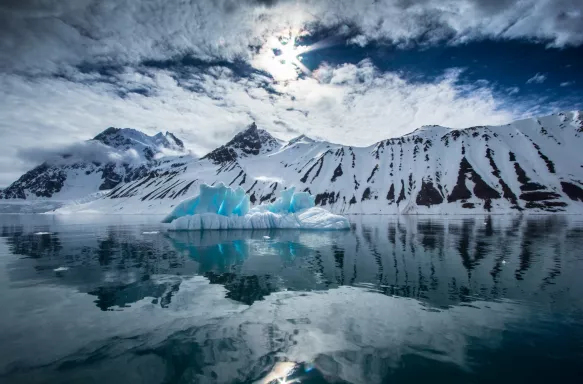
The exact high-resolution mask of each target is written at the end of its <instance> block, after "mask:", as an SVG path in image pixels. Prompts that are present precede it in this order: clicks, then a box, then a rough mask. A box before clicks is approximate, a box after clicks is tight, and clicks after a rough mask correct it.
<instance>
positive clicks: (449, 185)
mask: <svg viewBox="0 0 583 384" xmlns="http://www.w3.org/2000/svg"><path fill="white" fill-rule="evenodd" d="M581 148H583V112H578V111H575V112H564V113H558V114H554V115H550V116H545V117H540V118H532V119H526V120H520V121H517V122H514V123H512V124H508V125H504V126H482V127H471V128H466V129H449V128H445V127H440V126H425V127H422V128H420V129H417V130H416V131H414V132H412V133H410V134H408V135H405V136H403V137H399V138H392V139H388V140H383V141H381V142H378V143H376V144H374V145H372V146H370V147H364V148H359V147H351V146H343V145H339V144H333V143H329V142H326V141H320V140H314V139H311V138H309V137H306V136H300V137H298V138H296V139H293V140H291V141H289V142H287V143H285V142H282V141H280V140H277V139H275V138H274V137H272V136H271V135H270V134H269V133H268V132H266V131H264V130H261V129H258V128H257V127H256V126H255V124H253V125H251V126H250V127H249V128H248V129H247V130H245V131H243V132H241V133H239V134H238V135H236V136H235V137H234V138H233V139H232V140H231V141H229V142H228V143H227V144H225V145H224V146H221V147H219V148H217V149H216V150H214V151H212V152H211V153H209V154H208V155H206V156H204V157H203V158H201V159H197V158H194V157H192V156H189V155H185V156H180V157H164V158H161V159H158V160H155V161H153V162H151V163H148V164H149V165H148V167H147V169H146V170H144V171H143V172H141V173H129V175H131V176H130V177H129V178H124V179H125V180H124V182H122V183H119V184H118V185H116V186H115V187H114V188H112V189H111V190H110V191H109V193H108V194H107V195H105V196H104V197H102V198H99V199H96V200H94V201H91V202H88V203H83V204H71V205H68V206H66V207H63V208H61V209H60V210H59V211H60V212H74V211H100V212H109V213H167V212H169V211H170V210H171V209H172V207H174V206H175V205H176V204H177V203H178V202H180V201H181V200H182V199H184V198H186V197H189V196H192V195H196V194H198V189H199V185H200V184H201V183H208V184H214V183H217V182H224V183H225V184H226V185H229V186H232V187H234V186H241V187H243V188H244V189H245V190H246V191H247V193H249V194H250V195H251V201H252V203H253V204H258V203H262V202H266V201H273V200H274V199H275V198H276V197H277V196H278V194H279V191H281V190H283V189H286V188H288V187H290V186H295V187H296V189H297V190H299V191H309V192H310V193H312V194H313V195H315V196H316V204H317V205H320V206H325V207H326V208H328V209H330V210H331V211H332V212H335V213H364V214H396V213H403V214H406V213H410V214H415V213H482V212H492V213H506V212H526V213H555V212H563V213H583V155H582V154H581ZM33 171H34V170H33ZM31 172H32V171H31ZM23 177H24V176H23ZM9 188H12V186H11V187H9Z"/></svg>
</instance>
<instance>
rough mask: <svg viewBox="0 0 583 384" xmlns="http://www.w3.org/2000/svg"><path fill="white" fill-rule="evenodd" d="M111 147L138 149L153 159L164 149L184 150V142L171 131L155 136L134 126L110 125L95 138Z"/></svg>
mask: <svg viewBox="0 0 583 384" xmlns="http://www.w3.org/2000/svg"><path fill="white" fill-rule="evenodd" d="M93 140H94V141H99V142H101V143H102V144H105V145H107V146H109V147H112V148H115V149H117V150H121V151H128V150H131V149H134V150H136V151H137V152H138V153H140V154H142V155H143V156H144V158H145V159H146V160H152V159H153V158H154V156H155V155H156V153H158V152H160V151H161V150H162V149H169V150H172V151H178V152H182V151H184V143H183V142H182V140H180V139H178V138H177V137H176V136H174V135H173V134H172V133H170V132H166V134H163V133H162V132H159V133H157V134H156V135H154V136H148V135H147V134H145V133H143V132H141V131H138V130H137V129H133V128H115V127H109V128H107V129H105V130H104V131H103V132H101V133H99V134H98V135H97V136H95V137H94V138H93Z"/></svg>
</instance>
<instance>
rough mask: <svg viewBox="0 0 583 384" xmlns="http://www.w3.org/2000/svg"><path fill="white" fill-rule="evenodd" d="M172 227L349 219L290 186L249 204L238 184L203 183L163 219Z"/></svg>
mask: <svg viewBox="0 0 583 384" xmlns="http://www.w3.org/2000/svg"><path fill="white" fill-rule="evenodd" d="M162 222H163V223H169V229H171V230H202V229H267V228H289V229H348V228H349V227H350V224H349V222H348V220H347V219H346V218H345V217H343V216H339V215H335V214H333V213H330V212H329V211H327V210H326V209H323V208H320V207H316V206H315V205H314V196H312V195H310V194H309V193H307V192H295V188H289V189H287V190H284V191H282V192H281V196H280V197H279V198H277V199H276V200H275V201H274V202H273V203H270V204H261V205H258V206H257V207H255V208H251V203H250V201H249V195H247V194H246V193H245V190H244V189H243V188H241V187H238V188H236V189H232V188H229V187H227V186H225V185H224V184H223V183H218V184H217V185H215V186H210V185H207V184H202V185H201V186H200V194H199V195H198V196H196V197H193V198H191V199H186V200H184V201H182V202H181V203H180V204H178V205H177V206H176V207H175V208H174V210H173V211H172V212H171V213H170V214H169V215H168V216H166V217H165V218H164V220H162Z"/></svg>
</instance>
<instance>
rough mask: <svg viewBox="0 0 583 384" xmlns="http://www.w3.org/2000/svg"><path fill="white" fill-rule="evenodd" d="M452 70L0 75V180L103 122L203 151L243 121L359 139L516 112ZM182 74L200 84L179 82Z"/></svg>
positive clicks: (490, 120)
mask: <svg viewBox="0 0 583 384" xmlns="http://www.w3.org/2000/svg"><path fill="white" fill-rule="evenodd" d="M459 74H460V71H459V70H452V71H450V72H448V73H446V74H445V75H444V76H443V77H442V78H440V79H438V80H437V81H435V82H430V83H410V82H408V81H407V80H405V79H403V78H402V77H400V76H399V75H398V74H395V73H381V72H379V71H378V70H377V69H376V68H375V67H374V66H373V65H372V64H371V62H370V61H363V62H361V63H359V64H358V65H350V64H347V65H341V66H338V67H330V66H327V65H323V66H322V67H320V68H319V69H318V70H317V71H315V73H314V77H306V78H301V79H299V80H297V81H293V82H289V83H273V82H272V81H270V80H269V79H268V78H266V77H264V76H259V75H254V76H251V77H245V78H240V77H237V76H235V74H234V73H233V72H232V71H230V70H228V69H226V68H222V67H213V68H210V69H208V70H206V71H196V72H194V73H192V74H190V75H189V77H188V78H187V79H183V80H181V84H182V86H181V85H180V84H179V83H178V82H177V80H176V79H174V78H173V77H172V75H173V73H172V72H168V71H162V70H157V71H148V72H142V73H141V74H138V73H135V72H133V71H132V70H130V69H127V71H126V72H124V73H123V74H121V75H120V76H119V78H118V80H117V82H116V83H115V84H110V83H104V82H91V83H78V82H72V81H68V80H65V79H62V78H46V77H39V78H36V79H30V78H28V77H23V76H18V75H0V97H1V98H2V100H3V103H2V104H0V115H2V116H3V119H2V120H0V163H2V164H7V165H8V168H4V169H10V170H11V171H12V173H2V174H1V175H0V177H1V178H0V185H3V184H4V185H6V184H8V183H9V182H11V181H13V180H14V179H15V177H14V176H15V173H22V172H24V171H26V170H27V169H29V168H30V167H31V166H32V165H34V164H33V163H34V161H35V160H38V159H37V158H35V157H32V158H31V156H29V155H30V153H28V154H27V153H26V151H25V150H26V148H29V147H46V148H48V151H49V152H51V148H56V149H57V150H58V149H60V148H62V147H63V146H64V145H69V144H71V143H74V142H77V141H80V140H85V139H88V138H91V137H93V136H94V135H96V134H97V133H99V132H100V131H102V130H103V129H105V128H106V127H108V126H116V127H133V128H137V129H140V130H143V131H144V132H146V133H148V134H154V133H156V132H158V131H165V130H168V131H171V132H173V133H175V134H176V135H177V136H178V137H179V138H181V139H183V140H184V141H185V144H186V146H187V148H190V149H192V150H193V151H194V152H195V153H196V154H198V155H203V154H204V153H206V152H207V151H209V150H211V149H213V148H215V147H216V146H219V145H221V144H224V142H226V141H227V140H228V139H229V138H230V137H231V136H232V135H233V133H234V132H235V131H237V130H239V129H242V128H243V127H245V126H246V125H247V124H249V123H250V122H251V121H256V122H257V124H258V125H259V126H260V127H262V128H265V129H267V130H269V131H270V132H272V133H273V134H274V135H275V136H278V137H280V138H283V139H290V138H292V137H294V136H297V135H299V134H301V133H305V134H308V135H310V136H316V137H324V138H326V139H327V140H330V141H333V142H339V143H344V144H351V145H369V144H372V143H374V142H376V141H378V140H381V139H385V138H388V137H394V136H398V135H401V134H405V133H408V132H410V131H412V130H413V129H415V128H417V127H419V126H421V125H425V124H441V125H445V126H451V127H466V126H472V125H484V124H498V123H505V122H508V121H511V120H512V119H513V118H514V117H516V116H517V115H518V114H519V112H517V111H512V110H508V109H504V108H501V106H500V103H499V102H498V101H496V100H495V98H494V97H493V95H492V91H491V90H490V89H489V88H487V87H475V86H474V87H473V88H468V87H467V86H460V85H457V83H456V80H457V79H458V76H459ZM70 75H71V76H72V77H73V78H76V76H77V75H78V76H81V74H77V75H74V74H70ZM192 84H196V85H197V86H198V89H199V90H200V91H199V92H191V91H189V90H187V89H185V88H183V87H185V86H188V85H192ZM140 85H142V86H143V87H149V88H150V89H151V94H150V96H144V95H142V94H139V93H127V94H125V96H124V97H120V96H119V88H121V89H130V88H133V87H139V86H140ZM264 86H270V87H272V89H273V90H274V91H275V92H273V91H271V92H268V91H267V90H266V89H264ZM23 151H25V152H23ZM23 153H24V154H26V156H24V157H23V156H22V154H23ZM41 157H43V156H41ZM8 159H18V161H12V162H11V161H10V160H8ZM15 169H17V171H14V170H15Z"/></svg>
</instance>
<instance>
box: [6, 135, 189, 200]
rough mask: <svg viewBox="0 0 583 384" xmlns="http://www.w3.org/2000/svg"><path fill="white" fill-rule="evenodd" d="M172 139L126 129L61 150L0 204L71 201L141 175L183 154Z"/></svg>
mask: <svg viewBox="0 0 583 384" xmlns="http://www.w3.org/2000/svg"><path fill="white" fill-rule="evenodd" d="M185 153H186V152H185V149H184V144H183V143H182V141H180V140H179V139H178V138H176V137H175V136H174V135H173V134H172V133H170V132H166V134H163V133H161V132H160V133H158V134H157V135H154V136H148V135H146V134H144V133H142V132H140V131H137V130H135V129H131V128H123V129H120V128H113V127H110V128H107V129H106V130H105V131H103V132H101V133H100V134H98V135H97V136H95V137H94V138H93V139H91V140H87V141H85V142H84V143H80V144H79V145H74V146H71V147H69V148H65V149H63V150H61V151H59V152H57V153H55V154H54V156H52V157H51V158H50V159H48V160H47V161H45V162H43V163H42V164H41V165H39V166H37V167H35V168H34V169H32V170H30V171H28V172H27V173H25V174H24V175H22V176H21V177H20V178H19V179H18V180H16V181H15V182H14V183H12V184H11V185H10V186H8V187H7V188H6V189H4V190H3V191H1V192H0V198H2V199H27V200H44V199H54V200H71V199H82V198H84V197H86V196H87V195H89V194H93V193H96V192H98V191H104V190H110V189H112V188H114V187H116V186H117V185H119V184H120V183H124V182H126V183H127V182H130V181H132V180H136V179H139V178H142V177H143V176H145V175H147V174H148V172H149V169H150V168H151V167H152V166H153V164H154V162H155V159H156V158H157V157H159V156H165V155H169V154H185Z"/></svg>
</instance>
